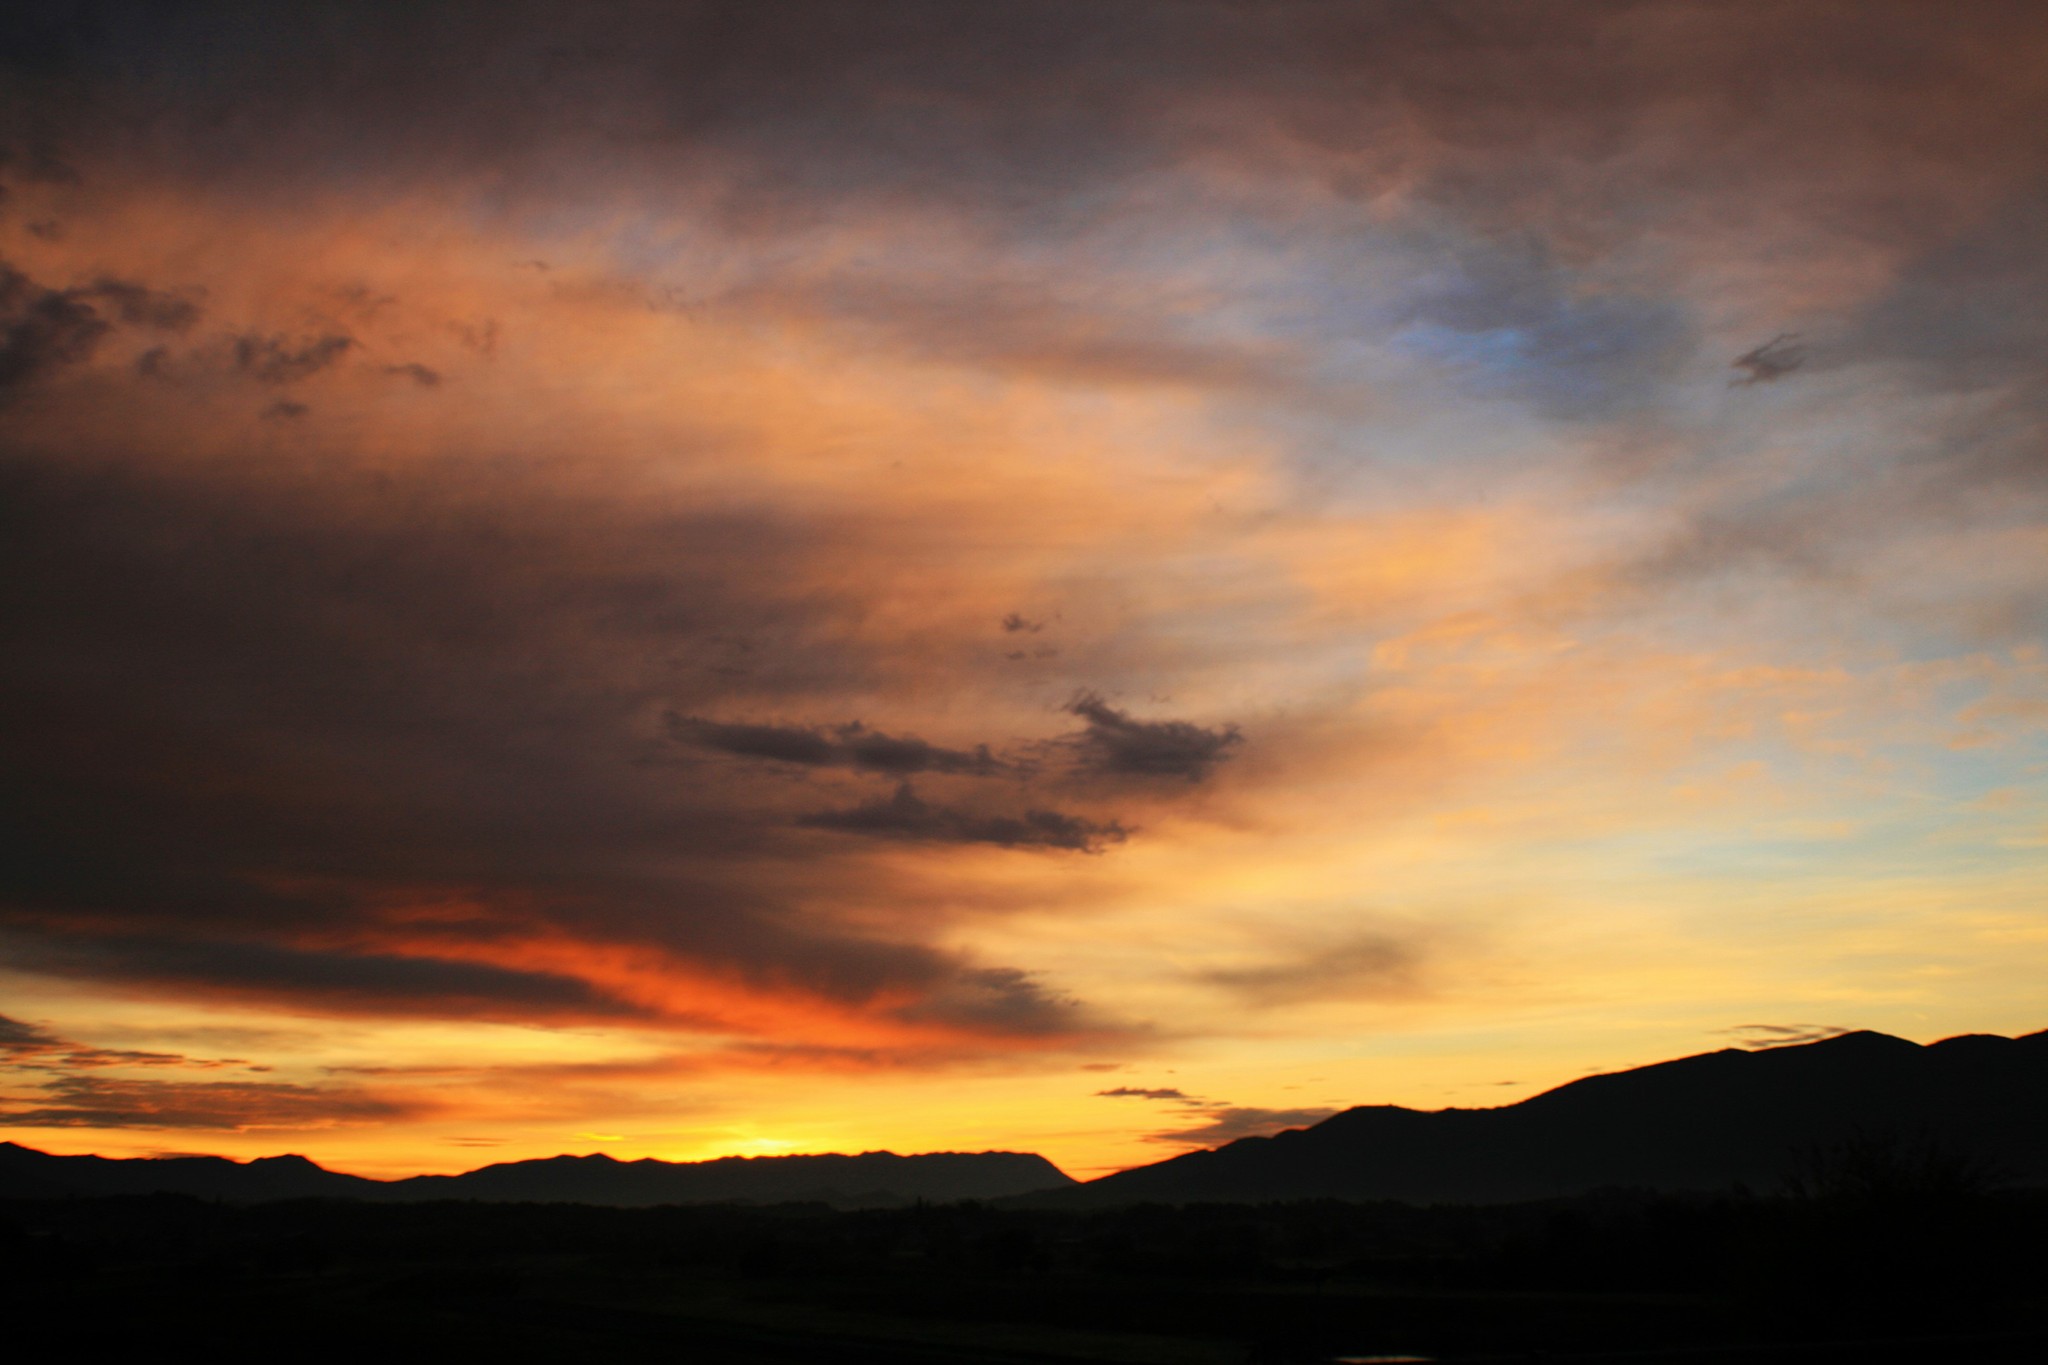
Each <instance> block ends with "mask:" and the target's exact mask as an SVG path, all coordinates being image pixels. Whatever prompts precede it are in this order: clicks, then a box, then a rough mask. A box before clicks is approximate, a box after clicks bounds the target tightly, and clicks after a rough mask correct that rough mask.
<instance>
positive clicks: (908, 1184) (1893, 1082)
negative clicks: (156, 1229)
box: [0, 1030, 2048, 1208]
mask: <svg viewBox="0 0 2048 1365" xmlns="http://www.w3.org/2000/svg"><path fill="white" fill-rule="evenodd" d="M1873 1141H1877V1142H1883V1141H1890V1142H1891V1143H1893V1145H1894V1147H1895V1148H1897V1147H1900V1145H1901V1144H1907V1145H1910V1144H1915V1143H1917V1144H1919V1145H1920V1148H1921V1149H1922V1150H1923V1152H1935V1151H1939V1152H1942V1153H1946V1154H1949V1155H1951V1156H1954V1157H1957V1158H1960V1159H1967V1160H1968V1161H1973V1162H1975V1163H1976V1167H1975V1169H1976V1170H1978V1171H1979V1172H1980V1173H1984V1174H1986V1175H1987V1177H1988V1176H1990V1175H1996V1176H1999V1177H2003V1178H2006V1179H2010V1180H2013V1181H2016V1182H2018V1183H2026V1184H2048V1030H2044V1031H2041V1032H2037V1033H2031V1034H2023V1035H2021V1036H2019V1037H2016V1038H2008V1037H2004V1036H2002V1035H1998V1034H1962V1035H1958V1036H1955V1037H1951V1038H1944V1039H1940V1040H1938V1041H1935V1042H1932V1043H1927V1044H1924V1045H1923V1044H1919V1043H1914V1042H1911V1041H1909V1040H1907V1039H1903V1038H1894V1037H1892V1036H1890V1035H1888V1034H1882V1033H1875V1032H1871V1031H1868V1030H1862V1031H1856V1032H1850V1033H1843V1034H1838V1035H1835V1036H1833V1037H1829V1038H1824V1039H1820V1040H1818V1041H1814V1042H1808V1043H1799V1044H1789V1045H1781V1046H1776V1047H1770V1048H1761V1049H1753V1050H1752V1049H1743V1048H1734V1047H1730V1048H1722V1049H1718V1050H1716V1051H1713V1052H1704V1053H1695V1054H1693V1055H1691V1056H1688V1057H1679V1058H1674V1059H1671V1060H1669V1061H1663V1062H1654V1063H1650V1064H1647V1065H1645V1066H1640V1067H1632V1068H1624V1069H1622V1070H1618V1071H1610V1072H1601V1073H1598V1074H1595V1075H1591V1076H1582V1077H1579V1078H1577V1079H1575V1080H1572V1081H1567V1082H1565V1083H1564V1084H1562V1085H1559V1086H1555V1087H1553V1088H1551V1089H1549V1090H1546V1091H1543V1092H1542V1093H1540V1094H1537V1095H1532V1096H1530V1097H1528V1098H1526V1099H1523V1100H1519V1101H1517V1102H1515V1103H1513V1104H1506V1105H1499V1106H1495V1107H1492V1108H1484V1109H1458V1108H1447V1109H1438V1110H1419V1109H1408V1108H1404V1107H1401V1106H1398V1105H1361V1106H1356V1107H1353V1108H1350V1109H1346V1110H1344V1111H1343V1112H1341V1113H1338V1114H1334V1115H1332V1116H1330V1117H1329V1118H1327V1119H1324V1120H1323V1121H1322V1122H1320V1123H1318V1124H1315V1125H1313V1126H1311V1127H1308V1128H1296V1129H1288V1130H1285V1131H1283V1132H1280V1133H1276V1134H1273V1135H1272V1136H1269V1137H1253V1138H1241V1139H1239V1140H1237V1141H1235V1142H1231V1143H1227V1144H1225V1145H1224V1146H1222V1147H1218V1148H1214V1149H1209V1150H1202V1151H1195V1152H1187V1153H1183V1154H1181V1155H1179V1156H1175V1157H1170V1158H1167V1159H1165V1160H1163V1161H1159V1162H1154V1163H1152V1164H1149V1165H1145V1166H1137V1167H1132V1168H1130V1169H1128V1170H1124V1171H1119V1172H1115V1173H1113V1174H1111V1175H1107V1176H1103V1177H1100V1178H1098V1179H1096V1180H1092V1181H1089V1182H1086V1183H1085V1184H1084V1183H1080V1182H1076V1181H1074V1180H1073V1179H1071V1178H1070V1177H1069V1176H1067V1175H1066V1174H1065V1173H1064V1172H1062V1171H1060V1170H1059V1168H1058V1167H1056V1166H1054V1165H1053V1164H1052V1163H1051V1162H1049V1161H1047V1160H1046V1159H1045V1158H1044V1157H1042V1156H1039V1155H1037V1154H1035V1153H1028V1152H927V1153H921V1154H917V1155H912V1156H899V1155H897V1154H896V1153H894V1152H887V1151H878V1152H861V1153H856V1154H846V1153H823V1154H812V1155H802V1156H726V1157H716V1158H713V1159H711V1160H708V1161H701V1162H669V1161H662V1160H660V1159H658V1158H654V1157H642V1158H638V1159H636V1160H631V1161H621V1160H619V1159H618V1158H616V1157H614V1156H611V1155H610V1154H609V1153H605V1152H590V1153H584V1154H581V1155H576V1154H569V1153H563V1154H560V1155H557V1156H553V1157H543V1158H536V1159H532V1160H527V1161H510V1162H497V1163H493V1164H491V1165H486V1166H480V1167H478V1168H476V1169H474V1170H471V1171H465V1172H463V1173H461V1174H459V1175H417V1176H409V1177H406V1178H404V1179H400V1180H391V1181H379V1180H371V1179H367V1178H365V1177H362V1176H353V1175H346V1174H343V1173H341V1172H336V1171H329V1170H326V1169H325V1168H323V1167H321V1166H319V1165H318V1164H317V1163H315V1162H313V1161H311V1160H310V1159H308V1158H306V1157H304V1156H301V1155H298V1154H295V1153H294V1154H284V1155H278V1156H269V1157H257V1158H255V1159H253V1160H250V1161H248V1162H235V1161H230V1160H228V1159H227V1158H224V1157H217V1156H190V1157H158V1158H130V1159H126V1160H123V1159H117V1158H108V1157H100V1156H53V1155H50V1154H48V1153H42V1152H37V1151H35V1150H33V1149H31V1148H27V1147H21V1146H19V1145H17V1144H15V1143H12V1142H0V1196H7V1197H34V1196H48V1195H63V1194H87V1195H90V1194H136V1193H149V1192H152V1191H159V1190H161V1191H167V1192H172V1193H182V1194H191V1195H196V1196H199V1197H203V1198H213V1199H223V1200H228V1201H231V1202H262V1201H267V1200H275V1199H297V1198H343V1199H359V1200H370V1201H376V1202H394V1201H419V1200H432V1199H456V1200H482V1201H490V1202H508V1203H520V1202H537V1203H586V1204H600V1205H613V1206H621V1207H641V1206H647V1205H654V1204H695V1203H721V1202H747V1203H792V1202H822V1203H827V1204H832V1205H835V1206H837V1207H843V1208H859V1207H881V1206H888V1205H891V1204H904V1203H910V1202H914V1201H916V1200H930V1201H933V1202H952V1201H958V1200H964V1199H981V1200H999V1201H1002V1202H1004V1203H1007V1204H1012V1205H1018V1206H1024V1207H1106V1206H1113V1205H1119V1204H1131V1203H1143V1202H1158V1203H1207V1202H1216V1203H1241V1202H1250V1203H1262V1202H1269V1201H1274V1200H1291V1199H1321V1198H1336V1199H1350V1200H1382V1199H1391V1200H1401V1201H1405V1202H1410V1203H1438V1202H1445V1203H1449V1202H1458V1203H1503V1202H1513V1201H1517V1200H1525V1199H1538V1198H1548V1197H1554V1196H1561V1195H1572V1194H1579V1193H1585V1192H1587V1191H1590V1190H1593V1189H1598V1188H1603V1187H1630V1188H1638V1189H1644V1190H1666V1191H1684V1190H1725V1189H1729V1188H1732V1187H1735V1186H1738V1185H1747V1186H1749V1187H1751V1188H1757V1189H1764V1190H1768V1189H1771V1188H1775V1187H1777V1186H1779V1185H1782V1184H1783V1182H1784V1181H1785V1180H1786V1178H1787V1177H1788V1176H1789V1175H1792V1174H1794V1173H1795V1168H1796V1166H1797V1165H1798V1163H1799V1162H1800V1161H1801V1160H1803V1159H1806V1158H1808V1157H1811V1156H1812V1155H1813V1154H1814V1153H1817V1152H1819V1151H1821V1150H1822V1149H1825V1148H1828V1147H1830V1146H1834V1147H1840V1146H1842V1145H1843V1144H1847V1143H1854V1142H1863V1143H1865V1144H1866V1146H1867V1145H1868V1144H1869V1143H1870V1142H1873ZM1893 1155H1894V1158H1895V1159H1903V1154H1902V1151H1895V1152H1894V1154H1893Z"/></svg>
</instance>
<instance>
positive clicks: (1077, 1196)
mask: <svg viewBox="0 0 2048 1365" xmlns="http://www.w3.org/2000/svg"><path fill="white" fill-rule="evenodd" d="M1873 1140H1875V1141H1878V1142H1880V1143H1881V1142H1884V1141H1886V1140H1890V1141H1893V1142H1895V1143H1898V1144H1900V1148H1901V1150H1910V1149H1911V1148H1913V1147H1916V1146H1917V1147H1919V1148H1921V1149H1922V1150H1926V1148H1927V1146H1928V1145H1929V1144H1932V1146H1933V1148H1934V1149H1935V1150H1938V1151H1941V1152H1945V1153H1949V1154H1953V1155H1954V1156H1956V1157H1960V1158H1965V1159H1968V1160H1970V1161H1973V1162H1975V1163H1977V1165H1978V1166H1979V1167H1980V1168H1981V1169H1983V1170H1984V1171H1986V1172H1988V1173H1990V1174H1991V1175H1992V1176H1994V1177H1995V1178H2002V1179H2005V1180H2010V1181H2014V1182H2016V1183H2026V1184H2044V1183H2048V1032H2044V1033H2034V1034H2029V1035H2027V1036H2026V1037H2023V1038H2003V1037H1996V1036H1991V1035H1985V1034H1970V1035H1965V1036H1963V1037H1959V1038H1949V1039H1945V1040H1943V1041H1941V1042H1938V1043H1931V1044H1929V1045H1927V1046H1925V1047H1923V1046H1921V1045H1919V1044H1917V1043H1912V1042H1908V1041H1906V1040H1904V1039H1900V1038H1893V1037H1890V1036H1888V1035H1886V1034H1881V1033H1868V1032H1863V1033H1847V1034H1842V1035H1840V1036H1838V1037H1833V1038H1829V1039H1826V1040H1824V1041H1821V1042H1815V1043H1807V1044H1803V1045H1798V1046H1790V1047H1778V1048H1771V1049H1768V1050H1765V1051H1759V1052H1747V1051H1743V1050H1740V1049H1736V1048H1729V1049H1725V1050H1723V1051H1720V1052H1710V1053H1704V1054H1701V1055H1699V1056H1694V1057H1686V1058H1682V1059H1680V1060H1678V1061H1672V1062H1662V1063H1659V1064H1656V1065H1653V1066H1645V1067H1639V1068H1636V1069H1634V1070H1631V1071H1620V1072H1615V1073H1612V1074H1608V1075H1600V1076H1589V1077H1587V1078H1585V1079H1584V1080H1579V1081H1573V1082H1571V1083H1570V1084H1568V1085H1563V1086H1559V1087H1558V1088H1557V1089H1555V1090H1551V1091H1547V1092H1545V1093H1543V1094H1541V1095H1536V1096H1533V1097H1531V1098H1529V1099H1527V1100H1523V1101H1522V1102H1520V1103H1518V1104H1512V1105H1506V1106H1503V1107H1501V1108H1498V1109H1444V1110H1439V1111H1436V1112H1424V1111H1420V1110H1414V1109H1401V1108H1396V1107H1393V1106H1373V1107H1368V1108H1359V1109H1349V1110H1346V1111H1345V1112H1343V1113H1341V1114H1337V1115H1334V1116H1332V1117H1331V1118H1328V1119H1325V1120H1324V1121H1323V1122H1321V1123H1319V1124H1316V1125H1315V1126H1314V1127H1312V1128H1302V1129H1293V1130H1290V1131H1288V1132H1284V1133H1280V1134H1278V1135H1276V1136H1274V1137H1268V1138H1244V1139H1241V1140H1239V1141H1236V1142H1233V1143H1230V1144H1228V1145H1227V1146H1224V1147H1220V1148H1217V1149H1216V1150H1214V1151H1202V1152H1190V1153H1188V1154H1186V1155H1184V1156H1178V1157H1174V1158H1171V1159H1170V1160H1167V1161H1162V1162H1159V1163H1157V1164H1155V1165H1151V1166H1140V1167H1136V1168H1134V1169H1131V1170H1127V1171H1121V1172H1118V1173H1117V1174H1115V1175H1110V1176H1105V1177H1103V1178H1101V1179H1099V1180H1094V1181H1091V1182H1089V1183H1087V1184H1085V1185H1075V1186H1070V1187H1068V1188H1066V1189H1063V1190H1057V1191H1047V1192H1045V1193H1043V1194H1039V1195H1034V1196H1029V1197H1028V1198H1027V1200H1026V1201H1025V1202H1029V1203H1032V1204H1042V1205H1046V1206H1057V1207H1094V1206H1108V1205H1115V1204H1131V1203H1139V1202H1148V1201H1149V1202H1158V1203H1197V1202H1212V1201H1213V1202H1220V1203H1257V1202H1265V1201H1269V1200H1287V1199H1314V1198H1337V1199H1352V1200H1375V1199H1392V1200H1403V1201H1408V1202H1414V1203H1430V1202H1459V1203H1499V1202H1508V1201H1513V1200H1522V1199H1538V1198H1547V1197H1551V1196H1556V1195H1570V1194H1578V1193H1583V1192H1586V1191H1590V1190H1596V1189H1601V1188H1606V1187H1628V1188H1635V1189H1646V1190H1673V1191H1676V1190H1722V1189H1727V1188H1729V1187H1731V1186H1734V1185H1737V1184H1746V1185H1748V1186H1750V1187H1752V1188H1755V1189H1757V1190H1759V1191H1771V1190H1775V1189H1777V1188H1779V1187H1780V1186H1781V1185H1782V1183H1783V1182H1784V1180H1785V1178H1786V1177H1787V1176H1788V1175H1789V1174H1790V1173H1791V1172H1792V1171H1793V1169H1794V1168H1795V1166H1796V1165H1797V1164H1798V1162H1799V1161H1800V1159H1801V1156H1802V1154H1804V1153H1811V1152H1813V1151H1815V1150H1817V1149H1824V1148H1827V1147H1830V1146H1835V1145H1839V1144H1844V1143H1854V1142H1858V1141H1863V1142H1866V1143H1867V1142H1870V1141H1873Z"/></svg>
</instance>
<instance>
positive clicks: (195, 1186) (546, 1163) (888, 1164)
mask: <svg viewBox="0 0 2048 1365" xmlns="http://www.w3.org/2000/svg"><path fill="white" fill-rule="evenodd" d="M1071 1183H1072V1181H1071V1179H1070V1178H1069V1177H1068V1176H1067V1175H1066V1174H1065V1173H1064V1172H1062V1171H1061V1170H1060V1169H1059V1168H1058V1167H1057V1166H1054V1165H1053V1164H1052V1163H1051V1162H1049V1161H1047V1160H1046V1159H1045V1158H1044V1157H1042V1156H1037V1155H1034V1154H1032V1153H1029V1152H934V1153H927V1154H924V1155H920V1156H898V1155H896V1154H895V1153H894V1152H863V1153H861V1154H860V1155H858V1156H843V1155H827V1156H762V1157H723V1158H720V1159H718V1160H716V1161H689V1162H679V1161H656V1160H654V1159H653V1158H651V1157H650V1158H647V1159H645V1160H641V1161H617V1160H614V1159H613V1158H611V1157H608V1156H604V1155H602V1154H598V1155H593V1156H557V1157H548V1158H545V1159H543V1160H538V1161H510V1162H503V1163H500V1164H498V1165H493V1166H485V1167H483V1168H482V1169H480V1170H475V1171H469V1172H466V1173H464V1174H462V1175H419V1176H412V1177H410V1178H408V1179H404V1180H367V1179H364V1178H363V1177H361V1176H353V1175H343V1174H340V1173H339V1172H336V1171H329V1170H325V1169H323V1168H322V1167H320V1166H317V1165H315V1164H314V1163H313V1162H311V1161H308V1160H307V1159H306V1158H305V1157H302V1156H273V1157H258V1158H257V1159H256V1160H254V1161H249V1162H237V1161H229V1160H227V1159H226V1158H224V1157H215V1156H194V1157H137V1158H132V1159H127V1160H121V1159H114V1158H109V1157H99V1156H52V1155H50V1154H48V1153H46V1152H38V1151H35V1150H34V1149H32V1148H28V1147H22V1146H18V1145H16V1144H15V1143H12V1142H0V1198H16V1199H20V1198H53V1197H64V1196H71V1195H88V1196H90V1195H113V1194H158V1193H162V1194H188V1195H195V1196H197V1197H199V1198H202V1199H220V1200H225V1201H228V1202H231V1203H263V1202H267V1201H270V1200H277V1199H361V1200H374V1201H377V1202H380V1203H390V1202H413V1201H420V1200H430V1199H467V1200H481V1201H491V1202H506V1203H574V1204H608V1205H613V1206H617V1207H648V1206H652V1205H657V1204H716V1203H754V1204H777V1203H800V1202H817V1203H826V1204H832V1205H835V1206H838V1207H842V1208H868V1207H887V1206H890V1205H896V1204H908V1203H912V1202H914V1201H916V1200H920V1199H924V1200H932V1201H937V1202H951V1201H955V1200H961V1199H1000V1198H1003V1197H1005V1196H1009V1195H1015V1194H1021V1193H1024V1192H1026V1191H1031V1190H1044V1189H1049V1188H1053V1187H1056V1186H1059V1185H1063V1184H1071Z"/></svg>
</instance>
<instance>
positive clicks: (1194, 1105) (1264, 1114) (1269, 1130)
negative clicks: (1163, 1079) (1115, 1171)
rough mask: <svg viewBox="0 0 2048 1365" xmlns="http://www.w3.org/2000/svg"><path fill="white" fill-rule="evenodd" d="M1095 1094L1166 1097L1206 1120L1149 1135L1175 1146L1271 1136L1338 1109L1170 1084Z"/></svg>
mask: <svg viewBox="0 0 2048 1365" xmlns="http://www.w3.org/2000/svg"><path fill="white" fill-rule="evenodd" d="M1095 1094H1096V1095H1097V1096H1098V1097H1101V1098H1106V1099H1134V1100H1163V1101H1166V1102H1168V1103H1171V1104H1175V1105H1177V1106H1179V1107H1180V1108H1181V1109H1183V1110H1185V1111H1186V1112H1187V1113H1188V1114H1189V1115H1191V1116H1198V1117H1199V1118H1200V1119H1201V1120H1202V1121H1201V1122H1200V1123H1198V1124H1195V1125H1193V1126H1191V1127H1186V1128H1169V1129H1164V1130H1162V1131H1159V1132H1153V1133H1147V1134H1145V1137H1144V1140H1145V1141H1147V1142H1158V1143H1164V1144H1166V1145H1168V1146H1173V1147H1220V1146H1222V1145H1223V1144H1224V1143H1226V1142H1235V1141H1237V1140H1238V1139H1239V1138H1246V1137H1270V1136H1271V1135H1272V1134H1274V1133H1277V1132H1279V1131H1280V1130H1281V1129H1283V1128H1305V1127H1307V1126H1308V1125H1310V1124H1312V1123H1320V1122H1322V1121H1323V1120H1324V1119H1326V1118H1328V1117H1330V1115H1332V1114H1334V1113H1336V1112H1337V1111H1336V1110H1335V1109H1261V1108H1257V1107H1255V1106H1252V1105H1241V1104H1232V1103H1231V1102H1230V1101H1228V1100H1210V1099H1203V1098H1202V1097H1200V1096H1198V1095H1189V1094H1187V1093H1185V1092H1183V1091H1180V1090H1176V1089H1173V1088H1170V1087H1162V1088H1157V1089H1152V1088H1146V1087H1141V1086H1130V1085H1120V1086H1117V1087H1116V1088H1115V1089H1114V1090H1098V1091H1096V1092H1095Z"/></svg>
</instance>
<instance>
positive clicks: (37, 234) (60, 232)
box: [28, 218, 64, 242]
mask: <svg viewBox="0 0 2048 1365" xmlns="http://www.w3.org/2000/svg"><path fill="white" fill-rule="evenodd" d="M28 235H29V236H31V237H34V238H37V239H38V240H40V241H45V242H61V241H63V240H64V225H63V224H62V223H59V222H57V221H56V220H55V219H51V218H45V219H43V220H41V221H40V222H34V223H30V224H29V225H28Z"/></svg>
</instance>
